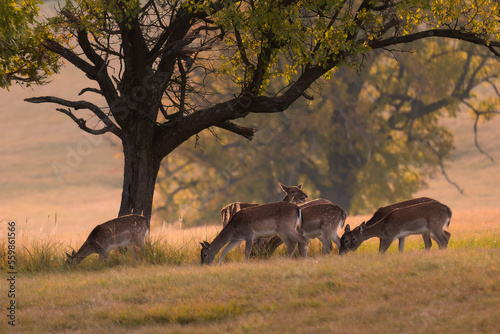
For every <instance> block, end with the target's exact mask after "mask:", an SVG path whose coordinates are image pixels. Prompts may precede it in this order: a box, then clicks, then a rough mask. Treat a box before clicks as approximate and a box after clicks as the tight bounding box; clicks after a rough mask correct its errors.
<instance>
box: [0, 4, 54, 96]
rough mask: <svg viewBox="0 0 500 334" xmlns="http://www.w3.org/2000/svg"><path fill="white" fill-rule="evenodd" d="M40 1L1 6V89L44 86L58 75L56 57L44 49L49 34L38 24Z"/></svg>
mask: <svg viewBox="0 0 500 334" xmlns="http://www.w3.org/2000/svg"><path fill="white" fill-rule="evenodd" d="M40 3H41V1H40V0H3V1H1V2H0V13H2V15H1V17H0V87H2V88H8V87H9V86H10V85H11V84H12V83H13V82H17V83H22V84H26V85H29V84H32V83H35V84H42V83H45V82H46V79H47V78H48V77H49V76H50V75H51V74H53V73H56V72H57V69H58V64H57V59H58V57H57V55H56V54H54V53H52V52H49V51H47V50H46V49H45V48H43V47H42V42H43V40H44V39H45V38H50V35H49V32H48V31H47V30H46V29H44V27H43V26H40V25H38V24H37V15H38V11H39V10H38V5H39V4H40Z"/></svg>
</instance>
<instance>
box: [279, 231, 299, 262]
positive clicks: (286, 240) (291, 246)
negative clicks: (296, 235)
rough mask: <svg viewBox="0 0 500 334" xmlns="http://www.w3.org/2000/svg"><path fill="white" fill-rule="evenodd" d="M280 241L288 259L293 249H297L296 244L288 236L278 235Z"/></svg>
mask: <svg viewBox="0 0 500 334" xmlns="http://www.w3.org/2000/svg"><path fill="white" fill-rule="evenodd" d="M280 238H281V240H283V242H284V243H285V246H286V251H287V252H286V253H287V256H288V257H292V255H293V252H294V251H295V248H296V247H297V243H295V242H293V241H292V240H291V239H290V238H289V237H288V236H285V235H280Z"/></svg>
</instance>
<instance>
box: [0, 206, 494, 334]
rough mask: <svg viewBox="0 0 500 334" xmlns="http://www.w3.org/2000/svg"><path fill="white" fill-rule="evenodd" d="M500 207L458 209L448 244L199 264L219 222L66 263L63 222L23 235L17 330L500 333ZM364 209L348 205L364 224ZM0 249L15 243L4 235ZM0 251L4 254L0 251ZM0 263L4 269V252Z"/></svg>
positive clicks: (315, 247)
mask: <svg viewBox="0 0 500 334" xmlns="http://www.w3.org/2000/svg"><path fill="white" fill-rule="evenodd" d="M499 214H500V210H494V209H491V210H482V211H474V210H465V211H458V212H454V214H453V218H452V222H451V225H450V228H449V231H450V232H451V233H452V236H451V239H450V244H449V247H448V249H447V250H444V251H440V250H437V247H436V245H435V244H434V245H433V249H432V250H431V251H430V252H426V251H424V250H422V248H423V242H422V239H421V237H419V236H412V237H410V238H409V240H408V241H407V243H406V251H405V253H403V254H399V253H398V252H397V243H395V244H394V245H393V246H391V249H390V250H389V252H388V253H387V254H385V255H378V254H377V247H378V245H377V241H376V240H373V239H372V240H370V241H369V242H366V243H365V244H363V245H362V246H361V247H360V249H359V250H358V252H357V253H355V254H348V255H346V256H342V257H341V256H338V255H336V254H333V255H328V256H323V255H321V254H320V246H319V243H318V242H317V241H315V242H314V243H312V245H311V246H310V255H311V256H310V257H309V258H308V259H306V260H302V259H286V258H284V257H283V252H281V254H277V255H275V256H274V257H273V258H272V259H271V260H268V261H257V260H253V261H250V262H249V263H245V262H244V261H243V249H242V248H241V247H240V248H239V249H237V250H236V251H232V252H231V253H229V256H228V258H227V260H226V261H225V262H224V264H222V265H220V266H212V267H207V266H203V267H202V266H200V265H199V250H200V247H199V245H198V242H199V241H201V240H204V239H208V240H211V239H212V238H213V237H214V236H215V235H216V233H217V231H218V230H219V229H220V227H219V226H209V227H203V228H196V229H189V230H186V229H184V230H180V229H176V228H173V227H172V226H169V227H164V228H158V229H156V230H155V231H154V232H153V233H152V238H151V239H152V243H151V245H150V247H149V249H148V250H147V251H144V252H142V253H140V254H139V255H138V257H137V258H134V257H132V256H131V255H130V254H119V253H116V254H113V255H112V256H111V257H110V259H109V260H108V262H106V263H100V262H98V261H97V256H96V255H93V256H91V257H89V258H87V259H86V260H84V261H83V262H82V264H81V265H80V266H79V267H76V268H68V267H66V266H65V265H64V255H63V252H64V251H69V250H70V249H71V248H72V247H78V246H79V245H80V244H81V243H82V242H83V239H84V238H82V239H80V240H77V239H74V241H73V242H72V243H71V244H68V243H66V242H65V241H63V240H62V239H64V238H66V237H67V236H65V237H64V238H61V237H62V236H60V235H59V234H58V232H57V231H55V232H54V233H53V234H52V235H51V236H50V237H46V238H45V239H36V238H31V236H30V235H28V234H25V235H23V236H21V237H19V238H18V239H17V240H16V241H17V250H18V251H17V257H18V258H17V267H18V275H17V282H16V295H17V297H16V302H17V307H18V309H17V326H16V330H17V331H18V332H20V333H49V332H81V333H102V332H113V333H123V332H128V333H160V332H162V333H163V332H178V333H194V332H199V333H205V332H213V331H216V332H231V333H234V332H236V333H238V332H244V333H258V332H268V333H281V332H299V331H300V332H305V333H312V332H318V331H321V332H322V331H326V330H328V331H330V332H334V333H399V332H406V333H429V332H430V333H438V332H439V333H471V332H472V333H498V332H500V321H499V320H498V319H500V308H499V307H498V305H500V224H499V223H498V218H497V217H498V215H499ZM365 218H366V217H349V219H348V222H349V223H351V224H354V225H356V224H357V223H358V222H359V221H361V220H363V219H365ZM2 251H3V252H5V251H6V243H5V241H4V242H3V247H2ZM2 255H3V254H2ZM0 259H2V260H1V261H2V262H0V265H1V267H2V268H3V269H5V256H2V257H0ZM3 325H4V324H2V326H1V327H0V328H5V326H3Z"/></svg>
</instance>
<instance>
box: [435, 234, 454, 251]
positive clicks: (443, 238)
mask: <svg viewBox="0 0 500 334" xmlns="http://www.w3.org/2000/svg"><path fill="white" fill-rule="evenodd" d="M448 233H449V232H448ZM450 235H451V234H450ZM431 238H432V239H434V240H435V241H436V242H437V244H438V246H439V249H446V247H448V240H449V238H450V237H449V236H447V235H446V234H445V233H444V231H443V230H440V231H437V232H436V233H433V232H431Z"/></svg>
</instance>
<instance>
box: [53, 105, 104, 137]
mask: <svg viewBox="0 0 500 334" xmlns="http://www.w3.org/2000/svg"><path fill="white" fill-rule="evenodd" d="M56 110H57V111H60V112H62V113H63V114H66V115H68V116H69V118H71V119H72V120H73V121H74V122H75V123H76V124H77V125H78V127H79V128H80V129H82V130H83V131H85V132H88V133H90V134H93V135H102V134H105V133H107V132H111V129H110V127H108V126H105V127H104V128H102V129H98V130H96V129H91V128H89V127H88V126H87V121H86V120H84V119H83V118H78V117H76V116H75V114H73V113H72V112H71V109H69V108H68V109H63V108H56Z"/></svg>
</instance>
